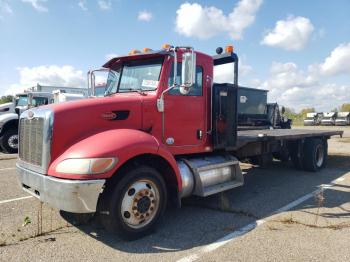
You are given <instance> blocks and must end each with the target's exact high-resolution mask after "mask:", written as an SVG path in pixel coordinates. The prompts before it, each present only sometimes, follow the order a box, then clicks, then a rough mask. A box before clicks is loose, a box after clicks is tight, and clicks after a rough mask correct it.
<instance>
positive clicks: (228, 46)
mask: <svg viewBox="0 0 350 262" xmlns="http://www.w3.org/2000/svg"><path fill="white" fill-rule="evenodd" d="M225 52H226V53H233V45H227V46H226V47H225Z"/></svg>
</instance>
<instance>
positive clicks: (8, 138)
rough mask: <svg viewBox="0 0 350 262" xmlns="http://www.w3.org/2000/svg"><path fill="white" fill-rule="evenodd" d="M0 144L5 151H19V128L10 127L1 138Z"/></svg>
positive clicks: (11, 152)
mask: <svg viewBox="0 0 350 262" xmlns="http://www.w3.org/2000/svg"><path fill="white" fill-rule="evenodd" d="M0 146H1V148H2V150H3V151H4V152H5V153H9V154H14V153H17V152H18V130H17V129H9V130H7V131H5V132H4V134H3V136H2V137H1V138H0Z"/></svg>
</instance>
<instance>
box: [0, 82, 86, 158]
mask: <svg viewBox="0 0 350 262" xmlns="http://www.w3.org/2000/svg"><path fill="white" fill-rule="evenodd" d="M57 88H58V87H57V86H40V85H37V86H35V87H32V88H29V89H28V90H29V91H26V92H23V93H19V94H16V96H15V99H14V102H13V104H12V107H13V108H14V110H12V111H8V112H7V113H6V114H5V113H4V114H1V115H0V148H1V150H2V151H3V152H4V153H17V151H18V124H19V123H18V119H19V116H20V115H21V114H22V113H23V112H24V111H26V110H27V109H29V108H33V107H39V106H42V105H47V104H52V103H59V102H64V101H70V100H77V99H82V98H84V97H86V96H87V94H88V91H87V89H84V88H72V87H69V88H67V90H66V89H65V88H61V89H59V90H57ZM31 90H40V91H31ZM79 91H80V93H79ZM67 92H74V93H73V94H71V93H67ZM55 98H56V100H55ZM12 107H11V108H12Z"/></svg>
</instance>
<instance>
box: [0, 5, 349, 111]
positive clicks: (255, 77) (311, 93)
mask: <svg viewBox="0 0 350 262" xmlns="http://www.w3.org/2000/svg"><path fill="white" fill-rule="evenodd" d="M349 14H350V1H348V0H334V1H326V0H308V1H305V0H293V1H291V0H290V1H278V0H235V1H228V0H207V1H150V0H148V1H147V0H61V1H58V0H56V1H55V0H0V95H4V94H13V93H16V92H21V91H23V89H24V88H27V87H30V86H33V85H35V84H36V83H40V84H42V85H57V86H73V87H85V86H86V72H87V71H88V70H89V69H95V68H99V67H101V66H102V65H103V64H104V63H105V62H106V61H107V60H108V59H110V58H111V57H113V56H117V55H124V54H127V53H128V52H129V51H130V50H132V49H142V48H144V47H149V48H152V49H154V50H157V49H160V48H161V46H162V44H164V43H169V44H172V45H175V46H176V45H190V46H193V47H194V48H195V49H196V50H198V51H201V52H205V53H207V54H210V55H214V54H215V49H216V48H217V47H219V46H222V47H224V46H226V45H227V44H233V46H234V48H235V52H236V53H237V54H238V56H239V57H240V71H239V72H240V74H239V83H240V85H243V86H248V87H255V88H261V89H267V90H269V95H268V97H269V100H270V101H271V102H272V101H276V102H278V103H279V104H281V105H284V106H287V107H290V108H293V109H295V110H296V111H298V110H301V109H302V108H306V107H315V108H316V110H319V111H328V110H331V109H333V108H335V107H337V106H339V105H341V104H343V103H350V15H349ZM230 72H231V68H230V66H229V65H228V66H225V67H224V68H221V69H220V72H219V73H218V74H217V76H216V77H218V78H220V80H226V79H228V80H230V79H232V75H230Z"/></svg>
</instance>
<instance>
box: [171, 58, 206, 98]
mask: <svg viewBox="0 0 350 262" xmlns="http://www.w3.org/2000/svg"><path fill="white" fill-rule="evenodd" d="M181 71H182V65H181V63H178V64H177V76H176V83H177V84H180V83H181ZM173 83H174V65H172V67H171V73H170V75H169V80H168V85H169V86H172V85H173ZM169 95H181V93H180V89H179V87H178V86H177V87H175V88H173V89H171V90H170V91H169ZM202 95H203V68H202V67H201V66H198V65H197V66H196V81H195V83H194V85H193V86H192V88H191V91H190V92H189V93H188V95H187V96H202Z"/></svg>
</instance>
